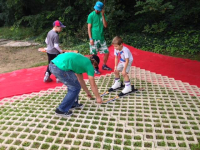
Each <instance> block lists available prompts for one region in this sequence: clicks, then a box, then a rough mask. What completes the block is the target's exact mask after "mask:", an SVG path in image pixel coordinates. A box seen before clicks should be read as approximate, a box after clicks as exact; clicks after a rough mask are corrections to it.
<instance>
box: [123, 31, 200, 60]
mask: <svg viewBox="0 0 200 150" xmlns="http://www.w3.org/2000/svg"><path fill="white" fill-rule="evenodd" d="M199 34H200V31H197V30H181V31H179V32H168V33H167V34H166V35H165V36H164V37H163V36H161V35H159V36H156V35H154V36H152V35H147V34H131V35H123V36H122V38H123V39H124V42H125V43H127V44H130V45H132V46H133V47H136V48H138V49H142V50H147V51H152V52H155V53H161V54H167V55H172V56H173V55H179V56H181V55H187V54H191V55H196V54H199V53H200V36H199Z"/></svg>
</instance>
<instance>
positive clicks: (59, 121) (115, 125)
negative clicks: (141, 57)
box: [0, 67, 200, 150]
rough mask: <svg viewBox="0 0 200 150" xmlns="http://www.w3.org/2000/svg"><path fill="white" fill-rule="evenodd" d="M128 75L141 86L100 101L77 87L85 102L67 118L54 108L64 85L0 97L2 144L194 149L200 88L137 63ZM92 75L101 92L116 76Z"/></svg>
mask: <svg viewBox="0 0 200 150" xmlns="http://www.w3.org/2000/svg"><path fill="white" fill-rule="evenodd" d="M130 77H131V82H132V83H134V85H135V86H136V88H141V87H143V88H145V90H144V91H141V92H139V93H132V94H130V95H128V96H126V97H123V98H120V99H118V100H116V101H113V102H111V103H108V104H102V105H99V104H96V103H95V99H88V98H87V97H86V95H85V93H84V92H83V91H81V92H80V103H83V104H84V107H83V108H82V109H76V110H73V116H71V117H69V118H62V117H59V116H56V115H55V112H54V111H55V108H56V107H57V106H58V105H59V103H60V102H61V101H62V99H63V97H64V96H65V94H66V92H67V88H66V87H65V86H62V87H57V88H54V89H49V90H47V91H41V92H39V93H32V94H26V95H22V96H16V97H12V98H5V99H3V100H2V101H1V102H0V103H1V105H0V114H1V115H0V149H1V150H4V149H5V150H22V149H27V150H31V149H49V150H67V149H69V150H95V149H97V150H100V149H105V150H136V149H138V150H143V149H150V150H152V149H157V150H169V149H170V150H177V149H178V150H188V149H198V148H199V145H198V143H199V141H200V89H199V88H198V87H197V86H194V85H189V84H188V83H183V82H181V81H176V80H174V79H173V78H168V77H166V76H162V75H159V74H155V73H152V72H149V71H146V70H143V69H140V68H136V67H132V68H131V71H130ZM95 80H96V83H97V85H98V87H99V91H100V92H104V91H106V90H107V89H108V88H109V87H110V86H111V85H112V83H113V82H114V74H111V75H106V76H100V77H98V78H96V79H95ZM87 85H88V87H89V82H88V81H87ZM119 92H120V91H116V92H113V93H110V94H108V95H106V96H104V97H103V99H104V100H106V99H108V98H112V97H114V96H116V94H117V93H119Z"/></svg>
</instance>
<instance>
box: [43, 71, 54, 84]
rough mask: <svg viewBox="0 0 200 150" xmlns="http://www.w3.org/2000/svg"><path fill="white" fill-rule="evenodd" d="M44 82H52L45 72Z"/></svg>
mask: <svg viewBox="0 0 200 150" xmlns="http://www.w3.org/2000/svg"><path fill="white" fill-rule="evenodd" d="M43 81H44V82H52V81H53V80H52V79H51V78H50V76H49V73H48V72H46V73H45V75H44V80H43Z"/></svg>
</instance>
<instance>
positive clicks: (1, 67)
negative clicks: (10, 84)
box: [0, 46, 47, 74]
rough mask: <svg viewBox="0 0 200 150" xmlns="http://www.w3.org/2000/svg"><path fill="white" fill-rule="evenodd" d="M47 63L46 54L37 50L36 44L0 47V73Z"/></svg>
mask: <svg viewBox="0 0 200 150" xmlns="http://www.w3.org/2000/svg"><path fill="white" fill-rule="evenodd" d="M41 64H44V65H45V64H47V55H46V53H43V52H38V46H32V47H20V48H13V47H0V74H1V73H6V72H11V71H14V70H19V69H24V68H31V67H35V66H37V65H38V66H41Z"/></svg>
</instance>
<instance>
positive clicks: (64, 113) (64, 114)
mask: <svg viewBox="0 0 200 150" xmlns="http://www.w3.org/2000/svg"><path fill="white" fill-rule="evenodd" d="M55 113H56V115H60V116H62V117H69V116H71V115H72V111H68V112H62V111H60V110H59V109H58V108H56V111H55Z"/></svg>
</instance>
